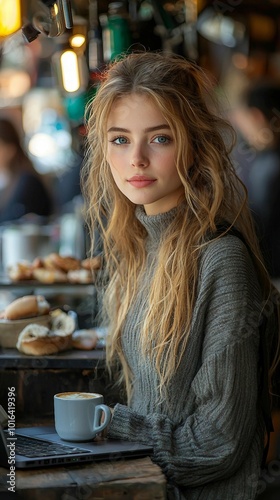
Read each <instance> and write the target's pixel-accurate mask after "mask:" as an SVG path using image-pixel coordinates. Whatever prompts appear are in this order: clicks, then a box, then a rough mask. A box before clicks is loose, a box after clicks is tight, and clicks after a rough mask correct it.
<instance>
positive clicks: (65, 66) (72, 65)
mask: <svg viewBox="0 0 280 500" xmlns="http://www.w3.org/2000/svg"><path fill="white" fill-rule="evenodd" d="M60 62H61V72H62V84H63V87H64V89H65V90H66V92H76V90H78V89H79V88H80V85H81V83H80V75H79V65H78V57H77V54H75V52H73V50H66V51H65V52H63V54H62V55H61V58H60Z"/></svg>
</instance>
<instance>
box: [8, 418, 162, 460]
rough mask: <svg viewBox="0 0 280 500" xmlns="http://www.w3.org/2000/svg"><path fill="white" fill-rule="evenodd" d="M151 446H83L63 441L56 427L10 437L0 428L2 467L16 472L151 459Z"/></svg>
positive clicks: (113, 442) (117, 443)
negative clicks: (102, 461) (71, 465)
mask: <svg viewBox="0 0 280 500" xmlns="http://www.w3.org/2000/svg"><path fill="white" fill-rule="evenodd" d="M152 452H153V448H152V447H151V446H146V445H142V444H140V443H134V442H130V441H121V440H112V439H105V440H99V441H98V440H96V441H88V442H83V443H77V442H75V443H74V442H70V441H63V440H62V439H61V438H60V437H59V436H58V434H57V433H56V431H55V428H54V427H46V426H41V427H24V428H16V429H15V435H14V436H12V435H10V434H9V431H8V430H7V429H6V430H4V429H3V428H2V426H1V425H0V466H2V467H7V468H9V467H11V465H13V466H15V467H16V469H30V468H36V467H50V466H57V465H69V464H79V463H86V462H95V461H97V460H98V461H100V460H110V461H115V460H119V459H123V458H138V457H144V456H149V455H151V454H152Z"/></svg>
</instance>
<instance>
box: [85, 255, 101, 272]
mask: <svg viewBox="0 0 280 500" xmlns="http://www.w3.org/2000/svg"><path fill="white" fill-rule="evenodd" d="M81 266H82V268H83V269H87V270H88V271H91V270H96V269H100V267H101V257H99V256H96V257H88V258H87V259H84V260H82V262H81Z"/></svg>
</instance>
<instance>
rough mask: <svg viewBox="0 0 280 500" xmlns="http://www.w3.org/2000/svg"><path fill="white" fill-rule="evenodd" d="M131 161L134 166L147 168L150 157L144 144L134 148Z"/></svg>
mask: <svg viewBox="0 0 280 500" xmlns="http://www.w3.org/2000/svg"><path fill="white" fill-rule="evenodd" d="M130 163H131V166H132V167H140V168H146V167H147V166H148V165H149V158H148V155H147V154H146V152H145V150H144V147H143V146H135V147H134V148H133V150H132V154H131V160H130Z"/></svg>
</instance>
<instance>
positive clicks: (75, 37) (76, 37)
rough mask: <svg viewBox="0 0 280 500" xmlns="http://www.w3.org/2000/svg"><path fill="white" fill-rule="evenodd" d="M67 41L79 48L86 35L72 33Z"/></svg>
mask: <svg viewBox="0 0 280 500" xmlns="http://www.w3.org/2000/svg"><path fill="white" fill-rule="evenodd" d="M69 41H70V44H71V46H72V47H74V48H75V49H79V48H80V47H82V45H83V44H84V43H85V41H86V37H85V36H84V35H73V36H72V38H70V40H69Z"/></svg>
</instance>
